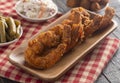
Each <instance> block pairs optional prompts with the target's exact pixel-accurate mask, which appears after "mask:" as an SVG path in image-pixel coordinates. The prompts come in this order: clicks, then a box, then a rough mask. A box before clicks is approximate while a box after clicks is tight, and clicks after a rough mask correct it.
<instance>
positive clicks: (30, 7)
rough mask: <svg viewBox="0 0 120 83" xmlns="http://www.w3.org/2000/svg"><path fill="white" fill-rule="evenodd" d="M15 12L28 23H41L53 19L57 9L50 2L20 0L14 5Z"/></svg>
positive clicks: (43, 0)
mask: <svg viewBox="0 0 120 83" xmlns="http://www.w3.org/2000/svg"><path fill="white" fill-rule="evenodd" d="M15 11H16V12H17V14H18V15H20V16H21V17H22V18H24V19H26V20H28V21H31V22H41V21H46V20H48V19H51V18H53V17H54V16H55V15H56V14H57V12H58V8H57V5H56V4H55V3H54V2H53V1H52V0H20V1H18V2H17V3H16V4H15Z"/></svg>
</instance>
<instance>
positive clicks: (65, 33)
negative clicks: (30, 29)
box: [25, 7, 115, 69]
mask: <svg viewBox="0 0 120 83" xmlns="http://www.w3.org/2000/svg"><path fill="white" fill-rule="evenodd" d="M114 14H115V12H114V9H113V8H110V7H108V8H107V9H106V11H105V15H104V16H102V15H97V14H96V15H92V14H89V13H88V12H87V11H86V10H85V9H83V8H81V7H80V8H74V9H73V10H71V13H70V14H69V16H68V18H67V19H64V20H63V21H62V22H61V23H60V24H57V25H55V26H53V27H52V28H51V29H49V30H48V31H46V32H43V33H40V34H39V35H37V36H36V37H35V38H34V39H32V40H30V41H29V42H28V46H27V48H26V50H25V61H26V62H27V63H28V64H29V65H30V66H32V67H34V68H38V69H47V68H50V67H52V66H54V65H55V64H56V63H57V62H58V61H59V60H60V59H61V58H62V56H63V55H64V54H65V53H67V52H69V51H70V50H72V49H73V48H74V47H75V46H76V45H77V43H78V42H83V41H85V39H87V38H88V37H89V36H91V35H93V33H94V32H95V31H97V30H101V29H104V28H106V26H108V25H109V23H110V22H111V19H112V18H113V16H114ZM106 21H107V22H106Z"/></svg>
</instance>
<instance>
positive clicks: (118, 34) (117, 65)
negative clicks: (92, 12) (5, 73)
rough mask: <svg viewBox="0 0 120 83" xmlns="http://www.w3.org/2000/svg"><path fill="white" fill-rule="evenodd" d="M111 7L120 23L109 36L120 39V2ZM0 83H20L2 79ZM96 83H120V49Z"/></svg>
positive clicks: (117, 0) (113, 3)
mask: <svg viewBox="0 0 120 83" xmlns="http://www.w3.org/2000/svg"><path fill="white" fill-rule="evenodd" d="M109 6H111V7H113V8H115V11H116V15H115V17H114V19H115V20H116V21H117V22H118V28H117V29H116V30H115V31H114V32H113V33H112V34H110V35H109V36H111V37H115V38H118V39H120V0H110V4H109ZM0 83H18V82H13V81H11V80H8V79H6V78H0ZM95 83H120V48H119V49H118V51H117V53H116V54H115V55H114V57H113V58H112V59H111V61H110V62H109V63H108V65H107V66H106V68H105V69H104V70H103V72H102V73H101V75H100V76H99V77H98V79H97V80H96V82H95Z"/></svg>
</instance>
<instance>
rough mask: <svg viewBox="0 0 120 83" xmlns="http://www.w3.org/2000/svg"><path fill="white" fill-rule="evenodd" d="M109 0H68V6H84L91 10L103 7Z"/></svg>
mask: <svg viewBox="0 0 120 83" xmlns="http://www.w3.org/2000/svg"><path fill="white" fill-rule="evenodd" d="M108 2H109V0H67V6H68V7H83V8H85V9H88V10H91V11H98V10H100V9H102V8H103V7H104V6H106V4H107V3H108Z"/></svg>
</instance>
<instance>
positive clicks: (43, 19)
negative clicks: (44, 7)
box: [15, 1, 58, 22]
mask: <svg viewBox="0 0 120 83" xmlns="http://www.w3.org/2000/svg"><path fill="white" fill-rule="evenodd" d="M21 3H22V1H18V2H17V3H16V4H15V11H16V12H17V14H18V15H20V16H21V17H22V18H24V19H26V20H27V21H30V22H42V21H46V20H48V19H50V18H53V17H54V16H55V15H56V14H57V13H58V7H57V5H56V4H55V3H54V2H52V6H53V8H54V10H55V12H54V13H53V14H52V15H50V16H48V17H42V18H30V17H27V16H25V15H24V14H21V13H20V12H19V11H18V10H17V6H18V5H19V4H21Z"/></svg>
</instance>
